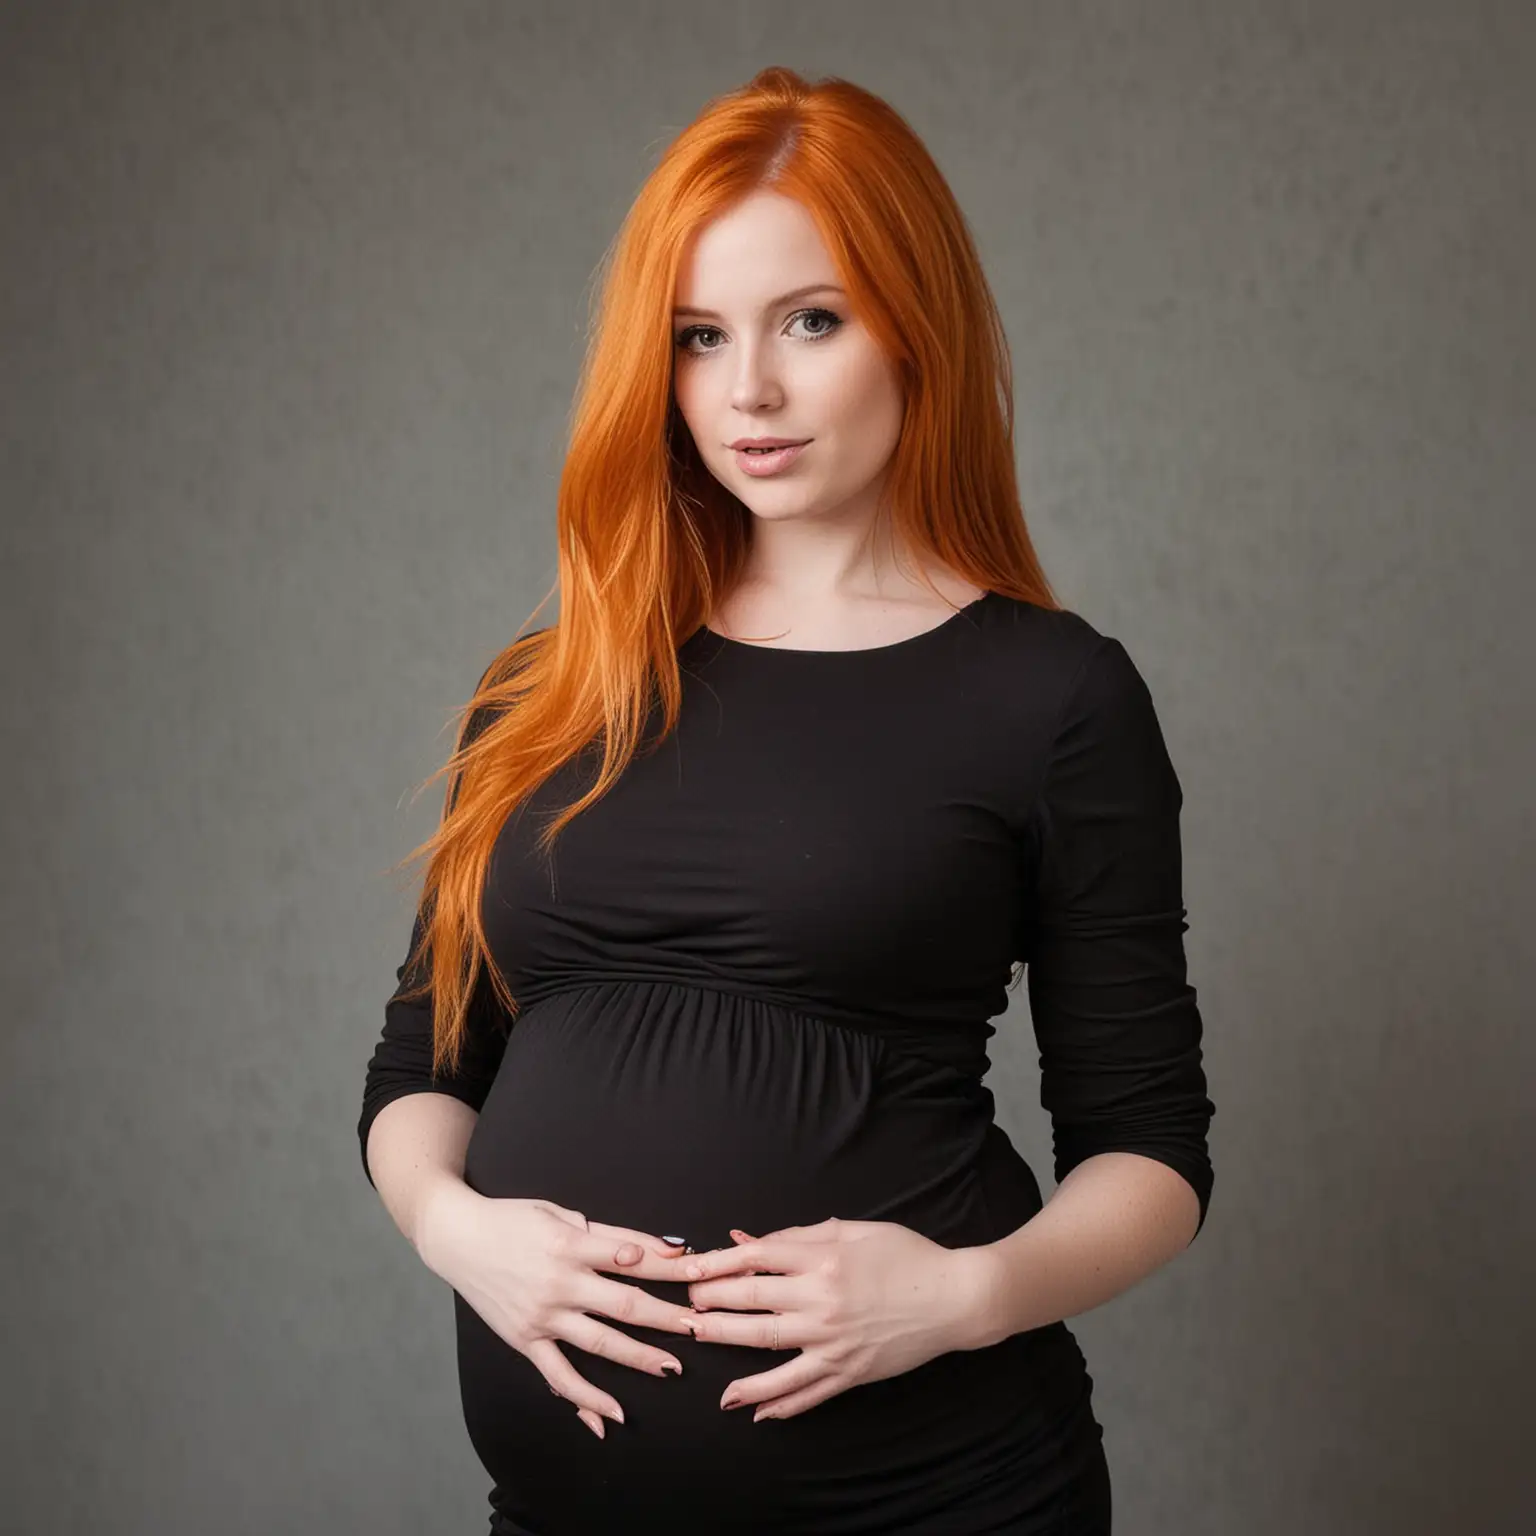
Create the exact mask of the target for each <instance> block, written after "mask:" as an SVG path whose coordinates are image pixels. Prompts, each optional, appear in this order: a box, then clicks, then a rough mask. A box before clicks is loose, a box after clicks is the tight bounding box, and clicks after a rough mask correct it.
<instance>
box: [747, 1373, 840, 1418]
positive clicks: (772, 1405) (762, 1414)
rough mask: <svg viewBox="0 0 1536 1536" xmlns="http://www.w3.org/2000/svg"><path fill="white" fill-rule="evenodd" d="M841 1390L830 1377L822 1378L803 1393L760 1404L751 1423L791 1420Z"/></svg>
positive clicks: (795, 1393)
mask: <svg viewBox="0 0 1536 1536" xmlns="http://www.w3.org/2000/svg"><path fill="white" fill-rule="evenodd" d="M841 1390H842V1389H841V1388H840V1387H839V1386H838V1385H837V1383H836V1382H835V1381H834V1380H833V1379H832V1378H831V1377H830V1376H828V1377H823V1378H822V1380H820V1381H818V1382H816V1383H815V1385H813V1386H810V1387H807V1388H806V1389H805V1390H804V1391H803V1392H792V1393H790V1395H789V1396H788V1397H780V1398H775V1399H774V1400H773V1401H772V1402H767V1403H760V1404H759V1405H758V1407H757V1410H756V1411H755V1412H754V1413H753V1415H752V1422H753V1423H754V1424H756V1423H757V1421H758V1420H759V1419H792V1418H794V1417H795V1415H796V1414H799V1413H804V1412H805V1411H806V1409H807V1408H814V1407H815V1406H816V1405H817V1404H818V1403H824V1402H826V1400H827V1399H828V1398H829V1397H836V1396H837V1394H838V1393H839V1392H840V1391H841Z"/></svg>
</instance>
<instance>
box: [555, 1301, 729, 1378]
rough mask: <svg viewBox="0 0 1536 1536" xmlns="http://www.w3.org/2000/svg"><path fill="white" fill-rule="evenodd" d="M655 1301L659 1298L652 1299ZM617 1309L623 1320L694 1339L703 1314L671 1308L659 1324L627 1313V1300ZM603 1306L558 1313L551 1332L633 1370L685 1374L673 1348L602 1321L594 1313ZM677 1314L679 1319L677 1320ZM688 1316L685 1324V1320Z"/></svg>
mask: <svg viewBox="0 0 1536 1536" xmlns="http://www.w3.org/2000/svg"><path fill="white" fill-rule="evenodd" d="M620 1289H623V1290H632V1289H634V1288H633V1287H632V1286H623V1287H620ZM651 1299H652V1300H654V1299H655V1298H654V1297H653V1298H651ZM614 1310H615V1311H616V1312H618V1313H620V1315H621V1316H620V1320H621V1321H625V1322H633V1323H636V1324H637V1325H638V1326H641V1327H654V1328H658V1329H664V1330H665V1331H666V1332H668V1333H683V1334H687V1335H688V1336H689V1337H690V1338H696V1337H697V1336H698V1325H699V1314H698V1313H697V1312H691V1311H690V1312H682V1311H680V1309H679V1308H677V1307H673V1308H671V1313H670V1314H669V1315H668V1316H666V1317H664V1318H663V1319H662V1320H661V1321H659V1322H656V1323H641V1322H640V1321H639V1317H638V1311H639V1309H636V1313H637V1315H636V1316H629V1315H627V1313H626V1308H625V1303H623V1302H619V1303H617V1304H615V1305H614ZM603 1312H604V1308H603V1307H601V1306H592V1307H581V1308H580V1309H579V1310H578V1309H577V1308H570V1309H568V1310H565V1311H563V1312H557V1313H556V1314H555V1315H554V1317H553V1318H551V1320H550V1322H549V1325H548V1326H549V1329H550V1332H551V1333H553V1334H555V1335H557V1336H558V1337H559V1338H562V1339H566V1340H568V1341H569V1342H570V1343H572V1344H574V1345H576V1347H577V1348H578V1349H584V1350H586V1352H587V1353H588V1354H589V1355H601V1356H602V1357H603V1358H604V1359H605V1360H612V1361H614V1362H615V1363H616V1364H618V1365H627V1366H629V1367H630V1368H631V1369H632V1370H636V1371H645V1372H647V1373H648V1374H649V1375H652V1376H663V1375H672V1376H681V1375H682V1374H683V1363H682V1361H681V1360H679V1359H678V1358H677V1356H676V1355H675V1354H673V1353H672V1351H670V1350H668V1349H664V1348H658V1347H657V1346H656V1345H654V1344H647V1343H646V1342H645V1341H644V1340H643V1339H637V1338H636V1337H635V1336H634V1335H633V1334H631V1333H626V1332H625V1331H624V1330H623V1329H622V1328H613V1327H610V1326H609V1325H608V1324H607V1323H606V1322H604V1321H603V1320H602V1317H601V1316H594V1315H593V1314H594V1313H603ZM673 1315H675V1316H676V1318H677V1320H676V1321H674V1317H673ZM682 1318H687V1324H686V1325H685V1324H684V1323H683V1322H682V1321H681V1319H682Z"/></svg>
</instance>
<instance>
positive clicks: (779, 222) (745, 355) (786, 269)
mask: <svg viewBox="0 0 1536 1536" xmlns="http://www.w3.org/2000/svg"><path fill="white" fill-rule="evenodd" d="M673 302H674V309H673V324H672V334H673V340H674V348H673V356H674V360H675V366H674V369H673V393H674V396H675V398H676V400H677V406H678V410H679V411H680V412H681V414H682V417H683V420H684V421H685V422H686V423H687V426H688V430H689V431H690V432H691V433H692V435H693V440H694V443H695V444H696V445H697V447H698V450H699V455H700V457H701V458H702V459H703V460H704V463H705V465H706V467H707V468H708V469H709V471H710V473H711V474H712V475H714V477H715V478H716V479H717V480H719V481H720V482H721V484H722V485H724V486H725V487H726V489H727V490H729V491H731V492H733V493H734V494H735V495H736V496H737V497H738V498H739V499H740V500H741V501H742V502H744V503H745V504H746V506H747V507H748V508H749V509H750V510H751V511H752V512H753V513H755V514H756V515H757V516H758V517H761V518H771V519H774V520H783V519H793V518H817V519H826V518H835V519H838V520H839V521H862V520H866V519H870V518H873V516H874V514H875V511H876V507H877V504H878V499H879V494H880V490H881V487H882V485H883V483H884V479H885V471H886V467H887V465H888V464H889V462H890V459H891V455H892V453H893V452H894V450H895V447H896V442H897V439H898V437H899V436H900V432H901V420H902V399H901V390H900V383H899V380H898V379H897V376H896V373H895V370H894V369H893V367H892V366H891V364H890V362H889V361H888V360H887V358H886V357H885V354H884V353H883V352H881V351H880V350H879V348H878V347H877V346H876V345H875V342H874V338H873V337H872V336H871V334H870V333H869V331H868V330H867V329H866V328H865V327H864V325H863V324H862V323H861V322H860V320H859V318H858V316H857V315H855V314H854V313H853V312H852V310H851V309H850V308H849V303H848V299H847V297H846V295H845V294H844V292H843V290H842V288H841V287H840V286H839V285H838V281H837V271H836V267H835V265H834V263H833V261H832V257H831V255H830V253H829V252H828V251H827V248H826V246H825V245H824V244H823V243H822V239H821V235H820V233H819V232H818V230H817V228H816V225H815V223H814V221H813V220H812V218H811V216H810V214H809V213H808V212H807V211H806V209H805V208H804V207H803V206H802V205H801V204H800V203H797V202H795V201H793V200H791V199H789V198H786V197H784V196H782V195H780V194H779V193H776V192H767V191H759V192H755V193H753V194H751V195H750V196H749V197H747V198H746V199H744V200H743V201H742V202H740V203H738V204H736V206H735V207H733V208H732V209H730V210H729V211H728V212H726V213H724V214H722V215H721V216H720V217H719V218H717V219H716V220H715V221H714V222H713V223H711V224H709V225H706V226H705V227H704V228H702V229H700V230H698V231H696V232H695V233H694V235H693V237H692V239H691V240H690V242H689V245H688V247H687V248H686V249H685V250H684V253H683V261H682V264H681V266H680V267H679V271H678V281H677V289H676V293H675V295H674V301H673ZM752 437H768V438H786V439H789V440H790V441H791V442H794V443H803V444H804V445H805V446H804V447H802V448H800V449H798V450H797V451H794V452H791V453H790V454H788V455H787V456H778V455H771V454H769V455H761V456H754V455H750V454H747V453H745V452H741V451H739V450H737V449H735V448H733V447H732V444H734V443H736V442H737V441H739V440H740V439H742V438H752ZM781 458H782V459H784V460H785V461H784V462H782V467H777V466H779V464H780V460H781ZM754 469H756V470H757V471H758V473H756V474H754V473H753V470H754Z"/></svg>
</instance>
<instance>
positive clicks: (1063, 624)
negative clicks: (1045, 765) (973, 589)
mask: <svg viewBox="0 0 1536 1536" xmlns="http://www.w3.org/2000/svg"><path fill="white" fill-rule="evenodd" d="M985 630H986V636H987V641H988V650H989V652H990V653H991V654H992V655H993V656H994V657H996V658H997V659H998V662H999V664H1000V665H1001V666H1002V667H1003V668H1004V669H1005V671H1006V672H1007V673H1008V674H1009V675H1010V676H1011V677H1015V678H1017V677H1020V676H1023V677H1026V678H1027V679H1028V680H1029V682H1030V685H1031V691H1032V692H1034V693H1035V694H1036V695H1037V697H1040V698H1052V699H1054V700H1055V701H1056V702H1057V703H1058V704H1064V703H1065V702H1066V700H1067V698H1068V697H1069V696H1070V695H1071V693H1072V692H1073V691H1074V689H1075V688H1076V687H1077V685H1078V684H1079V683H1081V682H1082V681H1083V679H1084V675H1085V674H1086V673H1088V672H1089V671H1090V670H1097V669H1098V668H1100V667H1101V666H1103V664H1104V663H1103V661H1102V660H1101V657H1102V656H1103V654H1104V653H1105V652H1106V651H1111V650H1118V651H1119V652H1120V654H1122V655H1123V654H1124V649H1123V647H1121V646H1120V642H1119V641H1118V640H1115V639H1113V638H1112V637H1111V636H1108V635H1106V634H1104V632H1103V631H1102V630H1100V629H1099V628H1098V627H1097V626H1096V625H1095V624H1093V623H1092V622H1091V621H1090V620H1089V619H1087V618H1085V617H1084V616H1083V615H1082V614H1081V613H1078V612H1076V611H1075V610H1074V609H1071V608H1042V607H1041V606H1040V605H1039V604H1038V603H1032V602H1029V601H1027V600H1026V599H1024V598H1017V597H1009V596H1007V595H1006V594H1004V593H1000V592H998V593H993V594H992V597H991V600H990V601H989V603H988V605H987V622H986V625H985ZM1126 659H1127V660H1129V658H1128V657H1127V658H1126ZM1114 665H1115V662H1114V659H1113V658H1111V659H1110V662H1109V666H1110V668H1111V669H1113V668H1114Z"/></svg>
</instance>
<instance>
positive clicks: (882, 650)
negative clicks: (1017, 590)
mask: <svg viewBox="0 0 1536 1536" xmlns="http://www.w3.org/2000/svg"><path fill="white" fill-rule="evenodd" d="M996 595H997V594H996V593H995V592H983V593H982V594H981V596H980V597H974V598H972V599H971V601H970V602H968V603H967V604H966V605H965V606H964V607H963V608H957V609H956V610H955V611H954V612H953V613H952V614H950V616H949V617H948V618H947V619H940V620H939V622H938V623H937V624H935V625H933V626H932V627H931V628H929V629H920V630H918V632H917V633H916V634H915V635H908V636H907V637H906V638H905V639H904V640H892V641H890V642H888V643H887V644H885V645H859V646H853V647H850V648H845V649H843V650H836V651H825V650H810V649H807V648H805V647H802V646H790V645H761V644H759V643H758V642H756V641H753V640H736V639H733V638H732V637H731V636H730V635H722V634H721V633H720V631H719V630H718V629H711V628H710V627H709V625H708V624H701V625H700V626H699V627H698V629H697V630H695V631H694V639H696V640H698V639H703V638H705V637H708V638H710V639H713V640H717V641H719V643H720V645H721V646H722V647H726V648H729V649H730V650H733V651H763V652H766V653H768V654H769V655H774V656H887V655H889V654H890V653H891V652H892V651H904V650H906V649H908V648H909V647H911V646H914V645H917V644H919V643H920V642H922V641H924V640H929V639H932V638H933V637H934V636H936V635H940V634H942V633H943V632H944V631H945V630H947V629H951V628H953V627H954V626H955V625H957V624H958V623H959V622H960V621H961V620H962V619H963V618H965V617H966V616H967V615H969V614H974V613H975V612H976V611H977V610H978V609H979V608H981V607H982V606H983V605H984V604H986V603H988V602H990V601H991V600H992V599H993V598H994V597H995V596H996Z"/></svg>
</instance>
